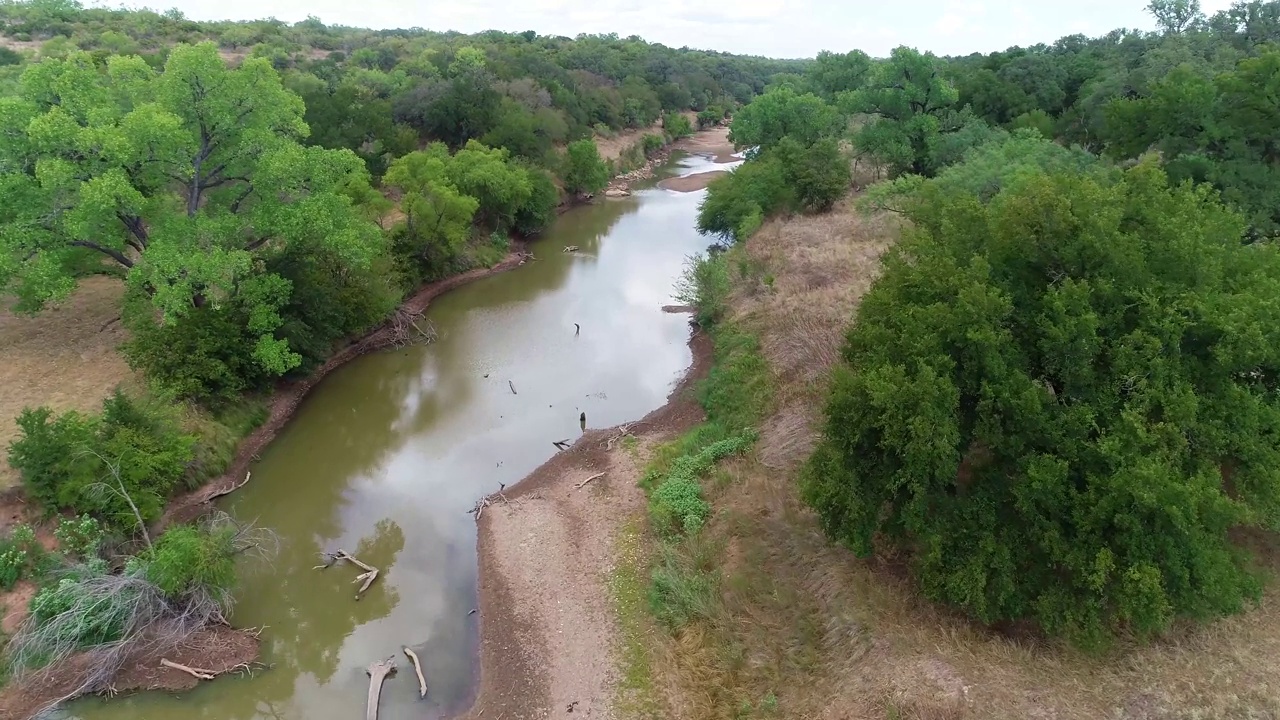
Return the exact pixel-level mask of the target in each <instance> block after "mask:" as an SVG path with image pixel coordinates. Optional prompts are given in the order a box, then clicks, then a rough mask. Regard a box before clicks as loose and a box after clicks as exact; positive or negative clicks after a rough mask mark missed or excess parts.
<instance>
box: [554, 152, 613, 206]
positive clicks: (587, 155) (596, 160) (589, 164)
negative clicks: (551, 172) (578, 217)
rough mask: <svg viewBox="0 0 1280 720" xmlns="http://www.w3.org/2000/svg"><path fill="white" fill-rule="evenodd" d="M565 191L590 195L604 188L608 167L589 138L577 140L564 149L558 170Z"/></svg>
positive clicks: (571, 193) (607, 179) (572, 193)
mask: <svg viewBox="0 0 1280 720" xmlns="http://www.w3.org/2000/svg"><path fill="white" fill-rule="evenodd" d="M560 179H561V180H562V181H564V189H565V192H567V193H569V194H570V195H590V194H593V193H598V192H600V191H601V190H603V189H604V186H605V185H606V184H607V183H608V182H609V168H608V166H607V165H605V164H604V160H602V159H601V158H600V150H599V148H597V147H596V144H595V142H593V141H591V140H577V141H575V142H571V143H569V147H568V148H566V149H565V156H564V162H563V165H562V167H561V171H560Z"/></svg>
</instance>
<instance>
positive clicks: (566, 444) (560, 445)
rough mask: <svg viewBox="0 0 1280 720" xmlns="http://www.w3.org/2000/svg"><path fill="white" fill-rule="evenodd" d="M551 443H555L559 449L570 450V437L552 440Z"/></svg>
mask: <svg viewBox="0 0 1280 720" xmlns="http://www.w3.org/2000/svg"><path fill="white" fill-rule="evenodd" d="M551 444H552V445H555V446H556V449H557V450H568V449H569V438H565V439H563V440H552V441H551Z"/></svg>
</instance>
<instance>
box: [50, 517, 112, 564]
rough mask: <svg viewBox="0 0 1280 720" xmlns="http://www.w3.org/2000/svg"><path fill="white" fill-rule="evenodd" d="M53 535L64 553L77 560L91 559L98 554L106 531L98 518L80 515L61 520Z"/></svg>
mask: <svg viewBox="0 0 1280 720" xmlns="http://www.w3.org/2000/svg"><path fill="white" fill-rule="evenodd" d="M53 536H54V537H55V538H56V539H57V540H58V549H59V550H61V551H62V553H63V554H64V555H66V556H67V557H70V558H73V559H77V560H89V559H91V558H95V557H97V556H98V551H99V550H100V549H101V548H102V541H103V538H104V536H105V533H104V531H103V529H102V524H101V523H99V522H98V520H97V519H96V518H93V517H90V516H88V515H80V516H79V517H76V518H62V519H61V520H59V521H58V527H57V528H56V529H55V530H54V531H53Z"/></svg>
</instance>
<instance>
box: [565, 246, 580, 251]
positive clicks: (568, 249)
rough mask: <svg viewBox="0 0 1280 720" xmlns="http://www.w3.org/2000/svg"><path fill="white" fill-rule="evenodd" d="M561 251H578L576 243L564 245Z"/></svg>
mask: <svg viewBox="0 0 1280 720" xmlns="http://www.w3.org/2000/svg"><path fill="white" fill-rule="evenodd" d="M562 252H578V246H577V245H565V246H564V250H563V251H562Z"/></svg>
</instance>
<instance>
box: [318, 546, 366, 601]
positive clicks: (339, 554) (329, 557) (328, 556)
mask: <svg viewBox="0 0 1280 720" xmlns="http://www.w3.org/2000/svg"><path fill="white" fill-rule="evenodd" d="M323 557H324V559H325V560H326V561H327V562H325V563H324V564H322V565H316V566H315V567H314V568H312V569H313V570H324V569H327V568H329V567H332V566H333V565H334V564H335V563H336V562H338V561H339V560H346V561H347V562H349V563H351V564H352V565H355V566H356V567H358V568H360V569H361V570H364V572H362V573H360V574H359V575H357V576H356V579H355V580H352V582H360V581H362V580H363V581H364V584H363V585H361V586H360V589H359V590H356V600H359V599H360V597H361V596H362V595H364V593H365V591H366V590H368V589H369V586H370V585H373V581H374V580H377V579H378V575H380V574H381V572H382V571H381V570H379V569H378V568H376V567H374V566H372V565H370V564H368V563H366V562H363V561H361V560H360V559H359V558H357V557H355V556H354V555H352V554H351V553H348V552H347V551H346V550H343V549H342V548H338V550H337V551H335V552H332V553H325V554H324V556H323Z"/></svg>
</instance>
